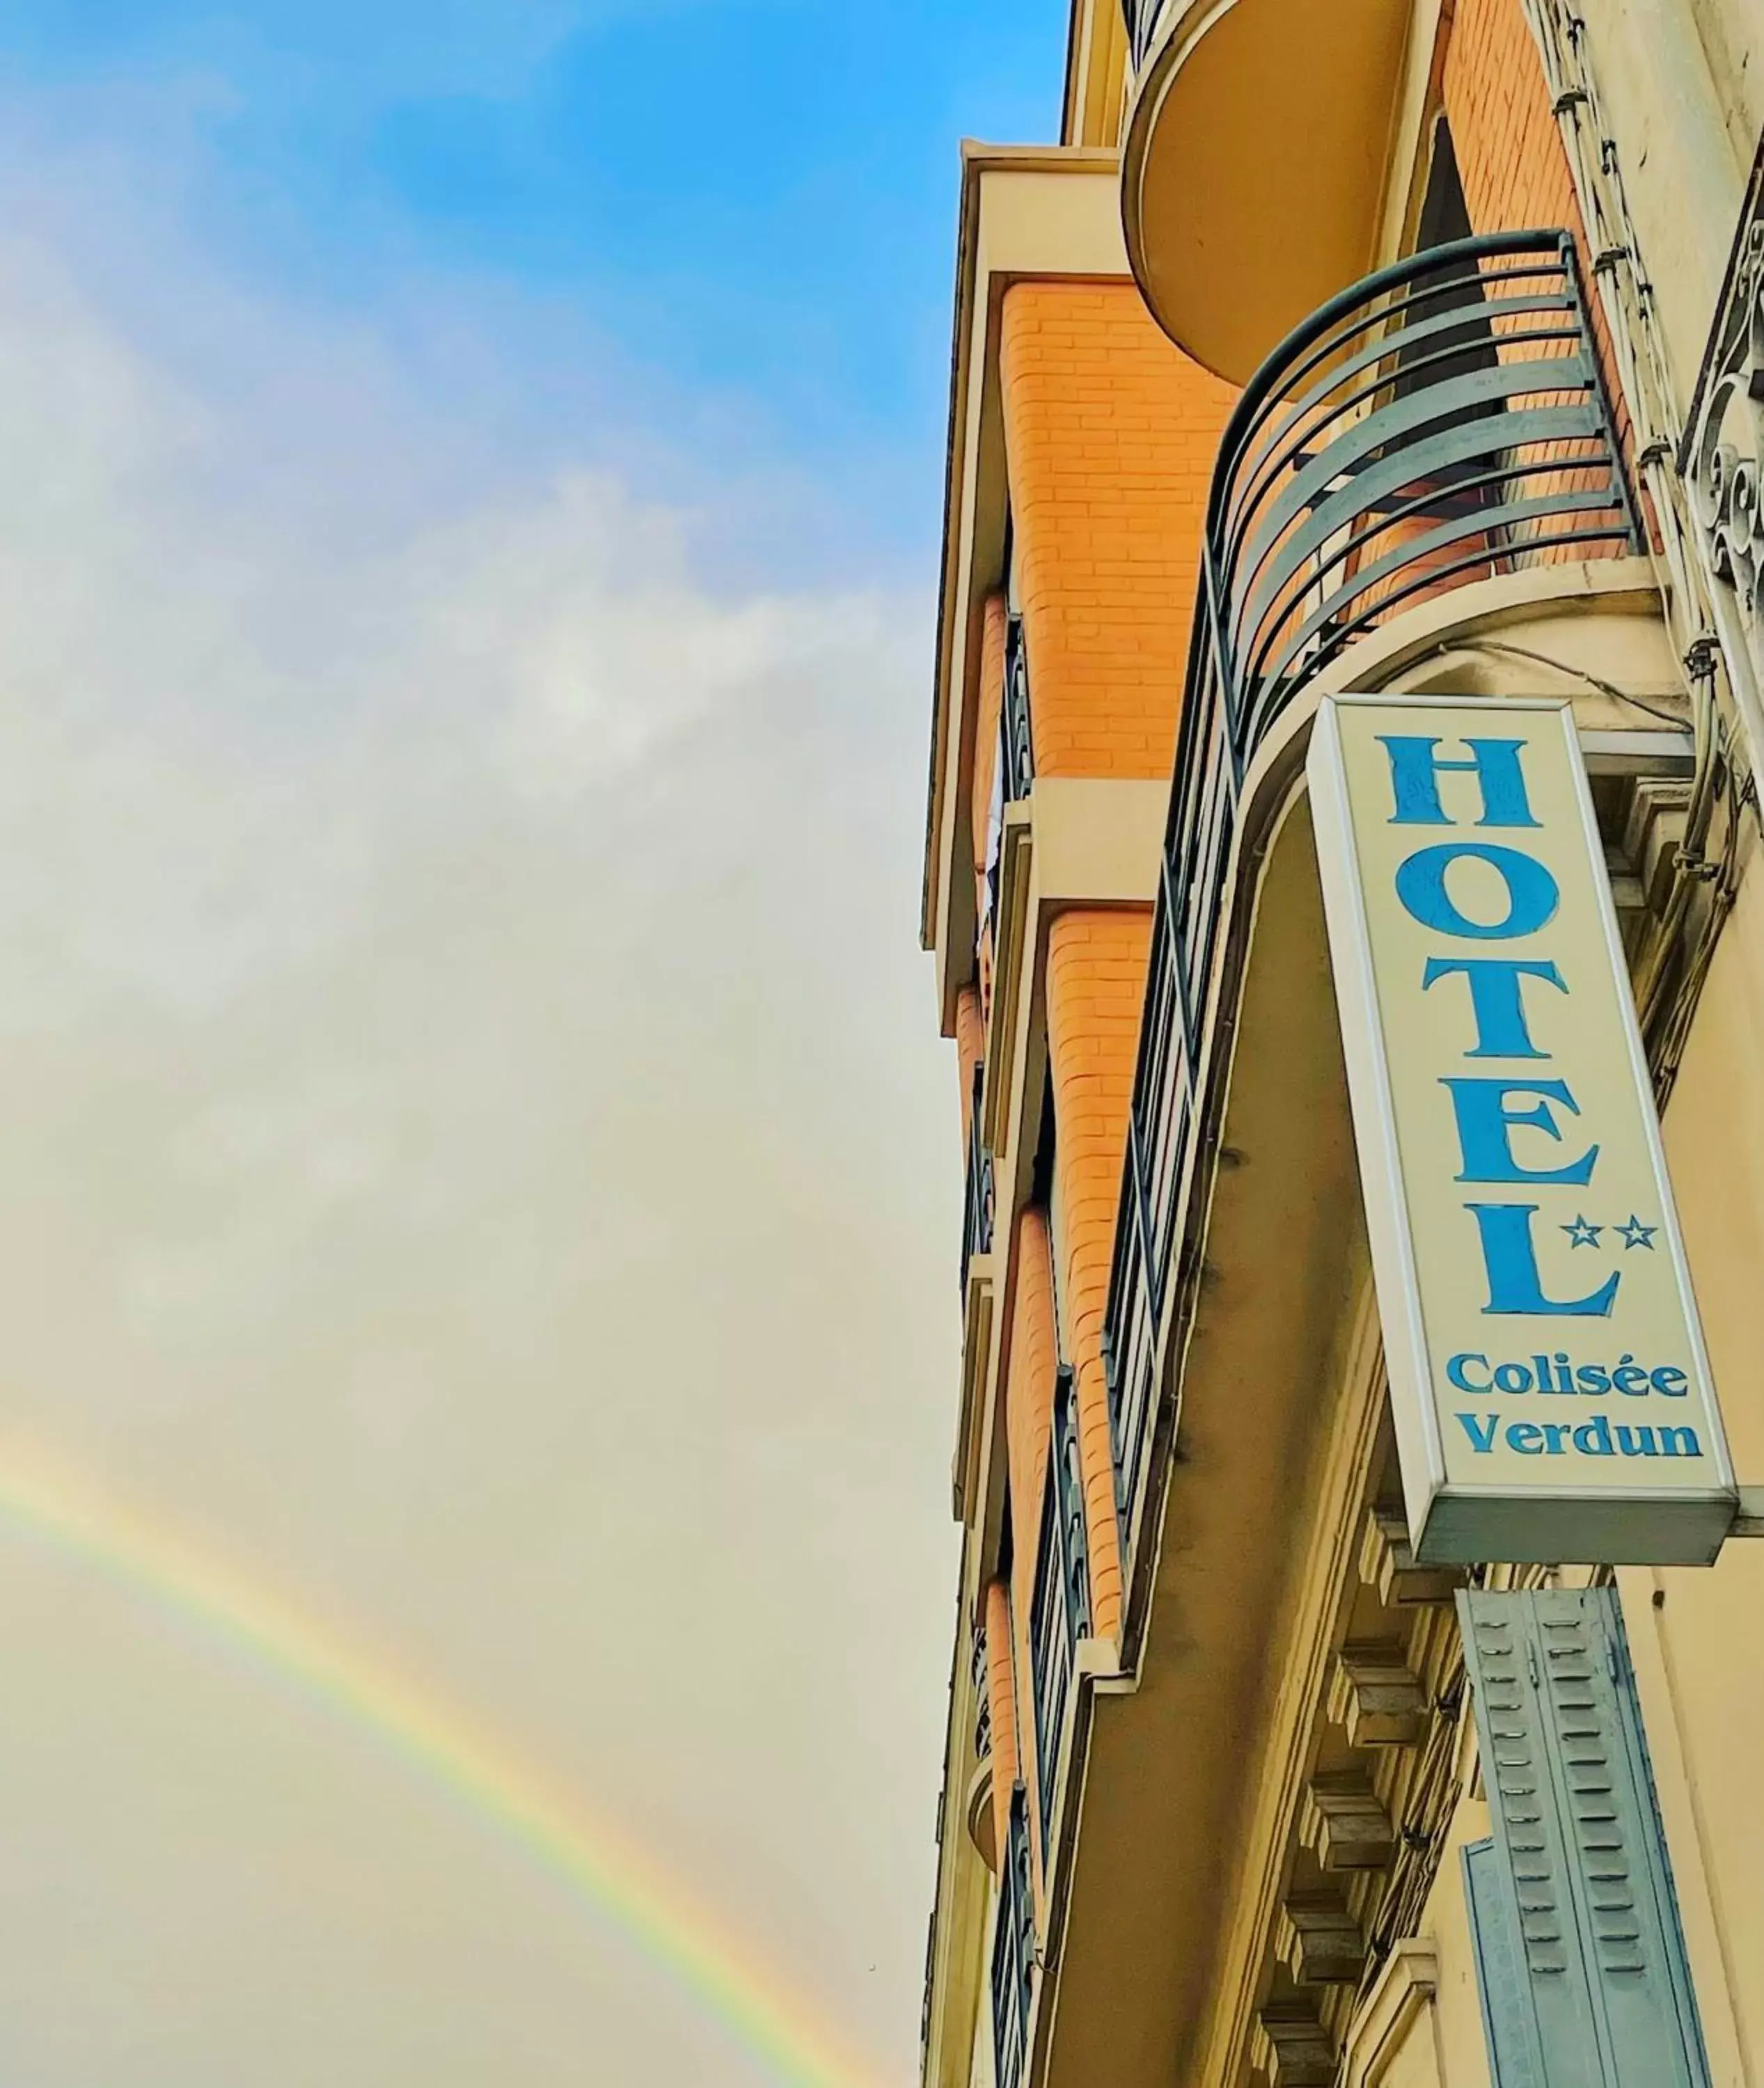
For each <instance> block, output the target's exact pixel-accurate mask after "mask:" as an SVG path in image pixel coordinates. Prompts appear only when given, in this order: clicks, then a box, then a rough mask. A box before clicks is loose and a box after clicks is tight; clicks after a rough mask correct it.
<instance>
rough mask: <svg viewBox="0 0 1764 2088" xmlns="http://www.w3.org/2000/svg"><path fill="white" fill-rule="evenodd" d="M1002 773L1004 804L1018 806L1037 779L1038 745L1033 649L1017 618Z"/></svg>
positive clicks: (1007, 655) (1002, 720)
mask: <svg viewBox="0 0 1764 2088" xmlns="http://www.w3.org/2000/svg"><path fill="white" fill-rule="evenodd" d="M999 773H1000V775H1001V776H1002V777H1004V802H1005V803H1006V804H1007V805H1014V804H1016V803H1017V802H1019V801H1020V800H1021V799H1022V798H1026V797H1027V796H1028V795H1029V786H1030V784H1032V783H1033V782H1034V780H1035V742H1034V737H1033V735H1032V734H1031V733H1030V721H1029V646H1028V644H1027V641H1026V640H1025V638H1024V635H1023V619H1022V618H1021V617H1020V616H1013V618H1011V620H1010V625H1009V630H1008V635H1007V636H1006V639H1005V641H1004V701H1003V703H1002V704H1000V707H999Z"/></svg>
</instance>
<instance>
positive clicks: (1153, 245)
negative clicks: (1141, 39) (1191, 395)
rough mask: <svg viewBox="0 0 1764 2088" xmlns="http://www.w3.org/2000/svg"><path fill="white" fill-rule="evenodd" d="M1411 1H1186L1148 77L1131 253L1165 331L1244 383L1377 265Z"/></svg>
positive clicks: (1127, 183) (1129, 195) (1126, 178)
mask: <svg viewBox="0 0 1764 2088" xmlns="http://www.w3.org/2000/svg"><path fill="white" fill-rule="evenodd" d="M1411 11H1412V10H1411V6H1410V4H1409V0H1336V4H1334V5H1328V6H1294V5H1293V4H1292V0H1223V4H1221V0H1188V4H1187V5H1183V4H1180V0H1178V4H1175V5H1172V6H1170V7H1169V9H1168V10H1167V15H1168V18H1169V20H1168V27H1167V28H1163V29H1162V31H1161V34H1160V41H1158V44H1157V45H1156V46H1155V48H1154V50H1153V51H1152V53H1151V54H1150V58H1148V60H1147V62H1146V63H1145V66H1144V68H1143V69H1142V71H1141V75H1140V78H1139V80H1138V83H1137V90H1136V96H1135V101H1134V105H1133V109H1132V115H1131V118H1130V122H1129V127H1128V136H1127V143H1126V149H1125V152H1124V160H1123V169H1122V173H1123V185H1124V186H1123V201H1124V212H1125V217H1126V225H1127V246H1128V258H1129V259H1130V260H1131V262H1132V267H1133V272H1134V274H1135V275H1136V276H1137V277H1138V279H1139V283H1140V286H1141V289H1142V290H1143V291H1144V292H1145V299H1146V302H1147V303H1148V304H1149V305H1150V306H1151V309H1152V311H1153V313H1154V314H1155V316H1156V318H1157V319H1158V323H1159V324H1160V325H1161V326H1162V327H1163V328H1164V330H1165V332H1167V333H1168V334H1169V335H1170V336H1171V339H1172V340H1175V342H1176V344H1178V346H1180V347H1181V348H1182V349H1185V350H1186V351H1187V352H1188V354H1190V355H1192V357H1194V358H1195V360H1196V361H1197V362H1201V363H1204V364H1205V366H1206V367H1207V368H1208V369H1209V370H1214V371H1216V372H1217V373H1218V374H1219V375H1220V376H1221V377H1225V378H1228V379H1230V380H1231V382H1232V383H1235V384H1242V383H1245V382H1247V380H1248V379H1249V377H1250V376H1251V375H1252V374H1253V372H1254V371H1255V370H1256V369H1257V366H1259V365H1260V363H1261V360H1262V358H1263V357H1265V355H1267V354H1268V353H1269V351H1270V350H1271V349H1273V348H1274V345H1275V344H1276V343H1277V342H1278V341H1279V340H1282V339H1283V338H1284V337H1285V336H1286V335H1287V333H1288V332H1290V331H1291V328H1292V327H1295V326H1296V325H1297V324H1298V323H1299V321H1300V320H1301V319H1304V316H1305V315H1306V314H1308V313H1309V312H1311V311H1312V310H1315V309H1316V307H1317V306H1319V305H1321V304H1322V303H1324V302H1325V300H1327V299H1328V298H1329V297H1333V296H1334V294H1335V293H1336V292H1337V291H1338V290H1340V289H1344V288H1345V287H1346V286H1347V285H1348V284H1350V283H1351V282H1353V281H1355V280H1356V279H1357V278H1358V277H1359V276H1363V275H1364V273H1365V272H1366V271H1367V270H1368V268H1369V267H1372V264H1373V262H1374V259H1375V258H1376V255H1375V249H1376V247H1377V239H1378V221H1379V215H1380V211H1381V205H1382V202H1383V195H1382V183H1383V177H1384V153H1385V141H1386V139H1387V138H1388V137H1389V132H1390V125H1391V118H1392V113H1393V111H1394V106H1395V102H1396V97H1397V95H1398V91H1399V86H1400V83H1401V79H1402V70H1403V58H1404V50H1405V45H1406V38H1407V32H1408V28H1409V22H1410V18H1411Z"/></svg>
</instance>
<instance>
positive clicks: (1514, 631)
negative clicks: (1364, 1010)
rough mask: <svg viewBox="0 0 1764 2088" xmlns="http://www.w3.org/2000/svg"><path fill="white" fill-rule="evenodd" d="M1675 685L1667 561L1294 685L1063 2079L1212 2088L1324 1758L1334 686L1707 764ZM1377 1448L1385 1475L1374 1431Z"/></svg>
mask: <svg viewBox="0 0 1764 2088" xmlns="http://www.w3.org/2000/svg"><path fill="white" fill-rule="evenodd" d="M1527 656H1529V657H1527ZM1544 661H1553V662H1556V663H1559V666H1558V667H1552V666H1550V665H1544V664H1543V662H1544ZM1588 677H1595V678H1597V680H1598V681H1599V682H1603V683H1606V684H1608V685H1609V686H1610V687H1613V688H1619V689H1622V690H1625V691H1629V692H1632V693H1633V695H1635V696H1637V697H1638V698H1641V699H1642V700H1645V701H1646V703H1648V704H1651V706H1653V707H1654V709H1655V712H1656V713H1658V714H1659V715H1656V716H1655V717H1649V716H1647V715H1646V714H1645V713H1643V712H1640V711H1638V710H1637V709H1636V708H1634V707H1633V705H1629V704H1623V703H1621V702H1620V701H1617V700H1615V699H1614V698H1613V697H1612V696H1609V695H1601V694H1599V693H1597V692H1596V691H1595V690H1594V689H1593V688H1592V687H1591V682H1589V680H1588V679H1587V678H1588ZM1347 687H1353V688H1356V689H1365V690H1378V689H1391V690H1402V691H1415V692H1420V691H1425V692H1428V693H1437V694H1446V693H1456V694H1469V695H1500V694H1508V695H1540V694H1541V695H1553V696H1561V695H1573V697H1574V699H1575V702H1576V709H1577V718H1578V722H1579V723H1580V725H1581V728H1582V733H1583V734H1596V735H1600V736H1601V737H1600V738H1598V739H1597V740H1596V741H1595V742H1593V744H1595V746H1596V747H1598V748H1599V750H1600V752H1599V762H1600V763H1601V764H1603V763H1605V762H1607V761H1609V760H1613V759H1615V760H1633V762H1634V764H1636V766H1637V767H1638V768H1643V769H1645V768H1649V767H1654V768H1658V769H1659V770H1660V771H1662V772H1665V771H1668V770H1669V769H1670V768H1672V765H1673V764H1675V763H1681V762H1682V759H1683V750H1684V740H1683V736H1682V735H1681V734H1678V733H1676V732H1673V731H1672V730H1669V729H1668V728H1667V725H1666V723H1665V721H1666V720H1667V719H1669V717H1671V715H1672V709H1673V708H1674V707H1675V705H1676V696H1675V695H1674V693H1673V692H1674V690H1675V687H1676V674H1675V669H1674V664H1673V661H1672V655H1671V651H1670V648H1669V646H1668V643H1667V640H1666V637H1665V633H1664V627H1663V624H1662V623H1661V622H1660V621H1659V601H1658V597H1657V595H1656V594H1655V591H1654V588H1653V585H1652V581H1651V574H1650V571H1649V569H1648V567H1647V566H1646V563H1645V562H1643V561H1642V560H1630V559H1599V560H1596V561H1594V562H1591V563H1587V564H1584V565H1577V564H1568V563H1564V564H1561V565H1557V566H1554V567H1540V568H1535V569H1533V570H1531V571H1526V572H1522V573H1519V574H1515V575H1506V576H1504V577H1501V578H1499V579H1496V580H1488V581H1484V582H1480V583H1478V584H1475V585H1471V586H1469V587H1465V588H1458V589H1456V590H1454V591H1453V592H1452V593H1449V595H1447V596H1445V597H1441V598H1440V599H1438V600H1436V601H1428V602H1425V603H1424V604H1421V605H1418V606H1415V607H1412V608H1411V609H1410V610H1408V611H1407V612H1406V614H1402V615H1401V616H1399V617H1398V618H1394V619H1393V620H1392V621H1391V622H1390V623H1389V624H1387V625H1385V627H1382V628H1381V629H1379V630H1377V631H1375V632H1373V633H1372V634H1371V635H1368V637H1366V638H1364V639H1363V640H1361V641H1360V642H1359V643H1358V644H1355V646H1353V647H1352V648H1350V649H1349V650H1348V651H1347V653H1344V654H1343V655H1342V656H1341V657H1339V658H1338V659H1337V660H1336V661H1334V662H1333V663H1332V665H1330V666H1329V668H1328V669H1327V670H1325V672H1324V673H1322V674H1320V675H1319V676H1318V677H1317V678H1316V680H1315V682H1312V684H1311V685H1310V686H1309V687H1306V688H1305V689H1304V690H1302V691H1300V692H1299V694H1297V695H1295V698H1294V700H1293V701H1292V702H1291V705H1290V707H1289V708H1288V709H1287V712H1285V714H1284V715H1283V716H1282V717H1281V719H1280V720H1279V721H1278V724H1277V725H1275V726H1274V729H1273V730H1272V731H1271V732H1270V733H1269V736H1268V738H1266V739H1265V741H1264V742H1263V743H1262V745H1261V748H1260V750H1259V751H1258V753H1257V756H1256V759H1255V760H1254V763H1253V764H1252V768H1251V770H1250V772H1249V775H1248V777H1247V778H1246V781H1245V785H1244V795H1243V799H1242V805H1243V811H1244V818H1243V824H1242V828H1241V831H1240V834H1239V836H1238V837H1237V840H1236V842H1235V847H1234V854H1233V858H1232V862H1231V870H1230V874H1229V876H1228V879H1227V884H1226V887H1225V889H1224V892H1223V895H1222V910H1221V923H1222V935H1223V936H1224V938H1225V945H1224V948H1223V951H1222V956H1221V964H1222V973H1223V978H1224V982H1225V983H1224V986H1223V989H1222V999H1221V1000H1220V1002H1219V1003H1218V1022H1219V1029H1220V1033H1221V1034H1222V1035H1225V1036H1227V1038H1228V1039H1229V1041H1228V1042H1227V1044H1226V1045H1225V1046H1224V1047H1223V1049H1222V1054H1221V1065H1222V1070H1221V1072H1220V1074H1219V1076H1218V1082H1217V1085H1216V1086H1214V1093H1215V1094H1216V1095H1217V1096H1218V1102H1217V1103H1216V1105H1214V1112H1215V1127H1214V1129H1213V1131H1212V1132H1211V1133H1210V1134H1209V1135H1205V1136H1204V1140H1203V1149H1208V1148H1209V1147H1210V1149H1211V1150H1212V1151H1214V1153H1216V1155H1217V1158H1216V1160H1215V1162H1214V1164H1213V1165H1212V1166H1210V1168H1209V1169H1206V1170H1204V1174H1205V1183H1204V1186H1203V1187H1201V1191H1200V1193H1201V1195H1203V1196H1205V1200H1206V1208H1205V1213H1204V1215H1203V1217H1202V1219H1201V1228H1200V1230H1199V1233H1198V1238H1199V1239H1200V1241H1201V1250H1200V1259H1199V1267H1198V1269H1196V1270H1192V1271H1191V1273H1189V1274H1188V1276H1187V1277H1184V1276H1183V1274H1182V1273H1181V1272H1180V1271H1177V1272H1174V1273H1173V1274H1172V1283H1173V1285H1174V1286H1176V1287H1177V1288H1178V1289H1179V1290H1180V1288H1181V1287H1182V1286H1183V1285H1184V1282H1186V1285H1187V1303H1186V1304H1185V1305H1183V1306H1180V1307H1173V1308H1172V1310H1171V1312H1170V1315H1169V1320H1168V1326H1169V1332H1168V1334H1167V1337H1166V1341H1165V1346H1164V1347H1163V1348H1162V1351H1161V1353H1160V1354H1159V1356H1158V1386H1159V1388H1160V1390H1159V1402H1158V1404H1159V1415H1160V1418H1159V1421H1158V1425H1157V1427H1155V1429H1154V1433H1153V1439H1152V1440H1153V1448H1152V1450H1151V1453H1150V1472H1149V1475H1148V1481H1147V1492H1146V1501H1145V1509H1144V1512H1143V1517H1142V1520H1141V1527H1140V1539H1141V1541H1140V1542H1139V1544H1138V1545H1137V1547H1136V1556H1135V1560H1134V1564H1133V1573H1134V1581H1135V1584H1136V1585H1134V1587H1133V1588H1132V1589H1131V1590H1130V1591H1129V1597H1128V1635H1129V1654H1130V1657H1133V1658H1137V1675H1136V1677H1135V1679H1134V1680H1133V1682H1132V1684H1128V1683H1120V1684H1109V1683H1103V1684H1098V1685H1097V1686H1096V1688H1095V1690H1094V1695H1093V1696H1090V1699H1089V1700H1088V1702H1087V1705H1086V1706H1085V1711H1084V1712H1083V1713H1081V1732H1082V1733H1083V1735H1084V1746H1083V1752H1084V1756H1085V1759H1084V1761H1082V1762H1081V1763H1080V1764H1078V1765H1076V1768H1075V1773H1074V1780H1073V1786H1072V1790H1073V1799H1070V1800H1068V1815H1069V1816H1073V1817H1072V1825H1071V1829H1070V1830H1069V1834H1068V1850H1067V1855H1066V1863H1067V1867H1068V1868H1067V1873H1066V1884H1065V1889H1064V1893H1062V1895H1061V1898H1062V1902H1063V1906H1064V1919H1062V1920H1061V1921H1060V1923H1059V1928H1058V1932H1056V1933H1055V1935H1054V1936H1052V1937H1051V1945H1052V1955H1053V1958H1054V1969H1053V1971H1052V1973H1051V1976H1050V1978H1049V1980H1048V1982H1047V1989H1046V1991H1045V1992H1044V1995H1043V2023H1042V2025H1041V2029H1040V2035H1038V2040H1037V2042H1038V2056H1039V2059H1040V2061H1041V2065H1042V2068H1043V2071H1042V2072H1041V2073H1040V2076H1039V2077H1040V2079H1041V2080H1043V2081H1044V2082H1047V2084H1050V2088H1052V2084H1057V2088H1092V2084H1094V2083H1095V2082H1100V2081H1103V2080H1107V2081H1108V2082H1110V2083H1111V2088H1154V2084H1155V2088H1201V2077H1202V2075H1203V2073H1205V2063H1204V2061H1205V2054H1204V2052H1203V2050H1202V2047H1203V2045H1204V2044H1205V2041H1206V2039H1207V2037H1208V2035H1209V2030H1208V2025H1209V2021H1210V2017H1211V2016H1212V2014H1213V2013H1214V2011H1215V2010H1216V2009H1218V2008H1219V2007H1220V2006H1222V2005H1230V2004H1229V2003H1227V2002H1222V2000H1221V1997H1220V1995H1219V1993H1218V1985H1219V1981H1220V1978H1221V1968H1220V1952H1221V1949H1222V1938H1223V1937H1224V1936H1226V1935H1227V1932H1228V1931H1229V1929H1230V1928H1231V1916H1232V1895H1233V1893H1234V1891H1235V1890H1238V1889H1241V1880H1243V1878H1244V1876H1245V1873H1246V1870H1247V1868H1248V1838H1249V1837H1250V1834H1251V1832H1252V1829H1251V1824H1250V1823H1251V1821H1252V1816H1253V1812H1254V1801H1255V1799H1256V1796H1257V1792H1258V1791H1261V1789H1262V1788H1263V1787H1264V1786H1265V1785H1267V1783H1268V1782H1269V1779H1277V1780H1278V1779H1284V1780H1287V1781H1290V1780H1291V1778H1294V1777H1296V1776H1299V1775H1301V1774H1304V1765H1303V1764H1299V1763H1295V1762H1288V1761H1282V1760H1278V1759H1276V1758H1275V1756H1274V1755H1273V1754H1271V1753H1270V1752H1269V1749H1270V1746H1271V1742H1270V1735H1271V1733H1272V1732H1273V1731H1274V1706H1275V1703H1276V1698H1277V1692H1278V1688H1279V1686H1280V1683H1281V1679H1282V1675H1283V1674H1284V1673H1285V1672H1286V1671H1287V1668H1288V1667H1289V1666H1290V1664H1291V1662H1293V1661H1294V1660H1295V1658H1297V1657H1298V1656H1299V1654H1300V1653H1301V1652H1302V1651H1303V1650H1304V1649H1302V1648H1300V1647H1299V1646H1298V1645H1297V1644H1296V1637H1295V1623H1294V1618H1295V1614H1296V1609H1297V1605H1298V1604H1299V1602H1300V1600H1301V1597H1302V1593H1303V1591H1302V1590H1300V1589H1299V1587H1298V1586H1297V1585H1295V1582H1296V1580H1297V1569H1296V1568H1295V1567H1294V1566H1293V1565H1292V1564H1291V1561H1293V1560H1295V1559H1298V1558H1301V1557H1303V1556H1304V1551H1305V1547H1304V1544H1303V1543H1302V1542H1299V1537H1300V1534H1301V1533H1303V1532H1304V1530H1307V1529H1308V1527H1309V1526H1310V1525H1311V1524H1312V1521H1314V1520H1315V1519H1316V1518H1317V1516H1318V1515H1319V1514H1320V1513H1321V1508H1320V1503H1321V1500H1322V1498H1323V1495H1322V1488H1323V1486H1324V1474H1325V1469H1333V1467H1331V1466H1330V1461H1331V1460H1334V1461H1336V1463H1337V1464H1338V1462H1339V1460H1340V1457H1341V1455H1342V1453H1341V1449H1340V1445H1339V1443H1338V1441H1337V1440H1335V1438H1336V1436H1337V1435H1338V1434H1339V1433H1340V1431H1341V1429H1342V1427H1346V1426H1347V1422H1348V1419H1349V1418H1351V1412H1352V1410H1353V1407H1354V1389H1353V1388H1354V1386H1355V1384H1356V1382H1357V1381H1358V1380H1356V1378H1355V1372H1354V1371H1352V1370H1351V1369H1350V1367H1349V1364H1348V1360H1347V1358H1348V1354H1349V1350H1350V1347H1351V1344H1352V1342H1353V1341H1354V1338H1355V1327H1356V1313H1357V1312H1358V1311H1359V1308H1360V1307H1361V1303H1362V1301H1363V1299H1364V1294H1365V1285H1366V1281H1367V1262H1366V1253H1365V1248H1364V1229H1363V1219H1362V1215H1361V1206H1360V1197H1359V1183H1358V1179H1357V1172H1356V1165H1355V1151H1354V1144H1353V1136H1352V1129H1351V1121H1350V1118H1349V1113H1348V1104H1347V1090H1346V1085H1345V1080H1344V1076H1343V1073H1342V1059H1341V1048H1340V1038H1339V1031H1338V1027H1337V1019H1336V1014H1335V1007H1334V991H1333V986H1332V983H1331V978H1330V972H1329V957H1328V949H1327V943H1326V940H1325V931H1324V923H1323V918H1322V911H1321V901H1320V898H1319V893H1318V887H1317V866H1316V857H1315V852H1314V847H1313V844H1312V836H1311V825H1310V818H1309V811H1308V804H1307V802H1306V800H1305V798H1304V794H1303V763H1304V750H1305V747H1306V746H1307V744H1308V738H1309V733H1310V724H1311V720H1312V717H1313V716H1314V714H1315V710H1316V705H1317V700H1318V698H1319V697H1320V695H1322V694H1323V693H1325V692H1326V691H1328V690H1329V689H1331V688H1334V689H1342V688H1347ZM1638 728H1641V730H1639V731H1638ZM1189 1236H1190V1237H1195V1236H1196V1235H1195V1234H1192V1233H1191V1234H1189ZM1355 1425H1356V1426H1357V1425H1358V1424H1357V1423H1356V1424H1355ZM1172 1440H1173V1445H1174V1448H1173V1451H1172V1447H1171V1445H1172ZM1364 1456H1365V1458H1366V1460H1367V1461H1368V1465H1369V1461H1370V1457H1371V1448H1370V1444H1369V1442H1368V1444H1367V1445H1366V1446H1365V1451H1364ZM1136 1649H1137V1651H1136ZM1255 1999H1256V1997H1255V1996H1245V1997H1244V2006H1246V2007H1248V2006H1252V2005H1254V2002H1255ZM1209 2088H1210V2077H1209Z"/></svg>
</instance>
